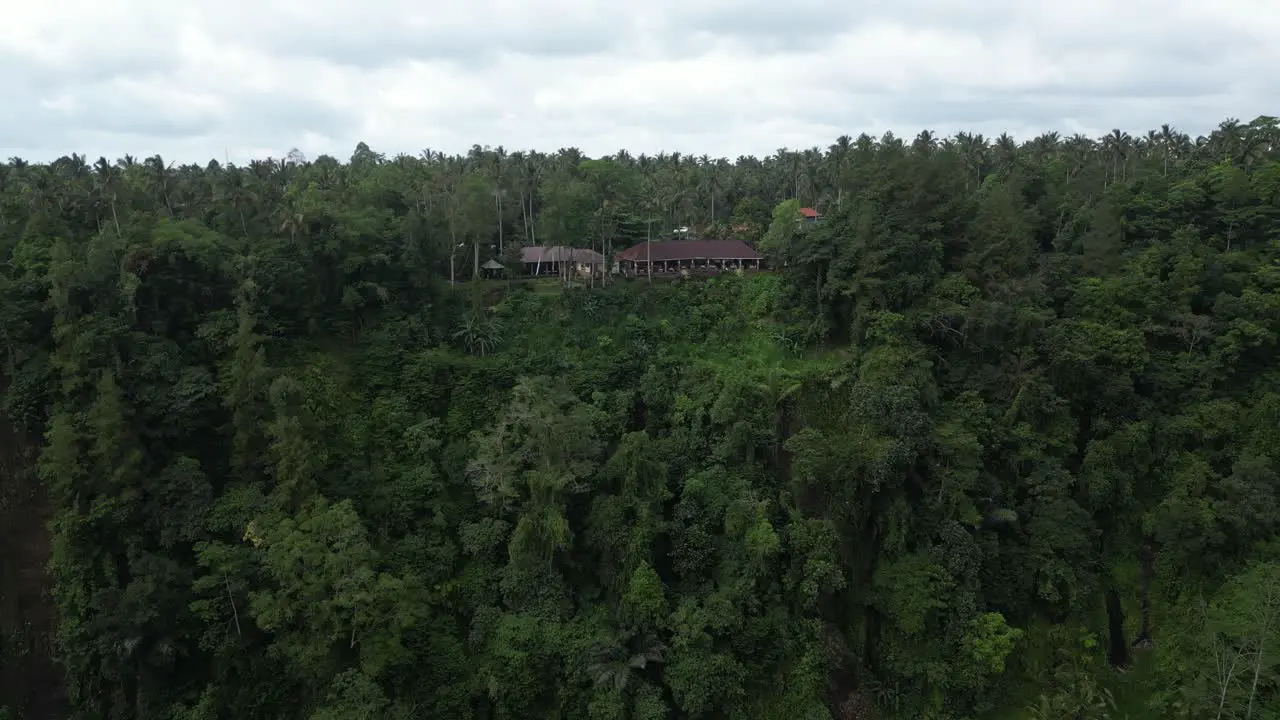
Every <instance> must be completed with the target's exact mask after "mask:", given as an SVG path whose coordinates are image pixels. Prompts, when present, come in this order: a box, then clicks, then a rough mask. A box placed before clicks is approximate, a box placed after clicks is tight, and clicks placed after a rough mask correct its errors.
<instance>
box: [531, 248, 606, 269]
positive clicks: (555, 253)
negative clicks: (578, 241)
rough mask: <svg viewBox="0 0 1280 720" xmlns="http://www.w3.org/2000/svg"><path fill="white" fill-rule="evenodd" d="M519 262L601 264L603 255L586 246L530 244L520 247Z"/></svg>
mask: <svg viewBox="0 0 1280 720" xmlns="http://www.w3.org/2000/svg"><path fill="white" fill-rule="evenodd" d="M520 262H524V263H540V262H544V263H545V262H576V263H585V264H588V265H603V264H604V256H603V255H601V254H600V253H598V252H596V251H595V250H587V249H586V248H568V247H564V246H562V245H554V246H551V247H544V246H542V245H531V246H529V247H522V248H520Z"/></svg>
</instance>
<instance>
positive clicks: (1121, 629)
mask: <svg viewBox="0 0 1280 720" xmlns="http://www.w3.org/2000/svg"><path fill="white" fill-rule="evenodd" d="M800 207H816V208H818V209H819V210H820V211H821V212H822V213H823V214H824V218H823V219H822V220H821V221H820V222H818V223H813V224H801V223H798V222H797V213H798V210H799V208H800ZM685 225H688V226H692V227H694V228H695V231H696V232H699V233H701V234H704V235H713V236H714V235H724V234H727V233H730V232H736V233H739V234H745V235H748V236H750V238H751V239H753V240H756V241H758V247H759V248H760V249H761V251H762V252H764V253H765V254H766V256H767V257H768V258H769V260H770V263H771V265H772V266H773V267H774V268H775V270H774V271H773V272H768V273H745V274H723V275H720V276H717V277H714V278H689V279H676V280H667V281H662V282H653V283H650V282H648V281H646V279H644V278H640V279H633V280H621V279H619V280H615V281H612V282H608V283H602V284H599V286H596V287H581V286H577V287H566V288H563V289H558V286H557V285H556V283H555V281H554V280H553V281H550V282H551V285H550V286H549V287H550V289H551V291H548V286H545V285H544V286H537V287H535V286H533V285H532V284H530V283H526V282H521V281H511V282H499V283H486V282H463V283H459V284H457V285H450V284H449V283H448V281H447V278H448V277H449V268H450V264H451V261H452V262H453V263H454V264H455V265H456V267H457V268H459V269H460V273H459V274H461V275H462V276H463V277H466V278H469V277H470V275H471V274H472V271H473V270H474V267H475V265H476V259H477V258H478V259H479V262H483V261H484V260H486V259H488V258H489V257H491V256H492V255H494V254H497V255H498V256H500V257H504V258H507V259H510V258H513V257H515V255H514V254H515V253H516V252H517V251H518V248H519V246H520V245H522V244H524V245H528V244H543V245H550V244H560V245H575V246H590V247H594V248H597V249H599V250H601V251H602V252H605V253H606V254H609V253H611V252H613V251H615V250H620V249H622V248H623V247H625V246H626V245H629V244H630V243H632V242H634V241H637V240H643V239H644V238H645V237H648V236H654V237H657V236H663V235H665V234H666V233H668V232H669V231H670V230H671V229H672V228H675V227H680V226H685ZM1278 288H1280V132H1278V130H1277V123H1276V121H1275V119H1273V118H1259V119H1258V120H1255V121H1253V122H1251V123H1249V124H1241V123H1239V122H1236V121H1232V120H1229V121H1227V122H1225V123H1223V124H1222V126H1221V127H1220V128H1219V129H1218V130H1216V131H1215V132H1213V133H1212V134H1211V135H1210V136H1208V137H1203V138H1196V139H1192V138H1189V137H1187V136H1185V135H1183V134H1181V133H1179V132H1177V131H1176V130H1174V129H1171V128H1169V127H1165V128H1162V130H1160V131H1155V132H1152V133H1149V134H1147V135H1146V136H1142V137H1137V138H1132V137H1130V136H1129V135H1127V134H1125V133H1123V132H1120V131H1116V132H1115V133H1113V134H1111V135H1109V136H1107V137H1106V138H1103V139H1102V140H1100V141H1093V140H1089V139H1087V138H1083V137H1072V138H1061V137H1059V136H1057V135H1056V134H1048V135H1044V136H1042V137H1039V138H1035V139H1033V140H1030V141H1028V142H1025V143H1023V144H1021V145H1019V144H1017V143H1015V142H1014V141H1013V140H1012V139H1011V138H1009V137H1007V136H1002V137H1000V138H998V139H996V140H995V141H988V140H986V139H984V138H981V137H975V136H968V135H961V136H957V137H955V138H950V139H945V140H941V139H938V138H934V137H932V136H931V135H929V134H928V133H924V134H921V135H920V136H919V137H917V138H915V139H914V140H913V141H909V142H908V141H903V140H900V139H898V138H896V137H894V136H892V135H886V136H885V137H883V138H881V139H879V140H875V139H872V138H869V137H866V136H863V137H860V138H857V139H851V138H847V137H845V138H840V139H839V140H838V141H837V142H836V143H835V144H834V145H832V146H831V147H830V148H829V149H828V150H825V151H820V150H817V149H814V150H809V151H803V152H792V151H779V153H778V154H777V155H775V156H772V157H769V158H766V159H763V160H761V159H755V158H739V159H738V160H737V161H736V162H730V161H726V160H710V159H708V158H705V157H704V158H689V157H683V156H679V155H660V156H657V157H638V158H637V157H631V156H629V155H627V154H625V153H621V154H619V155H616V156H613V157H607V158H601V159H587V158H584V157H582V156H581V154H580V153H579V152H577V151H575V150H572V149H568V150H562V151H560V152H558V153H556V154H553V155H543V154H537V153H529V154H521V153H510V154H508V153H506V152H505V151H503V150H502V149H501V148H499V149H487V148H479V147H477V148H475V149H473V151H472V152H471V153H470V154H468V155H467V156H465V157H449V156H444V155H441V154H438V153H433V152H427V153H424V154H423V156H422V157H420V158H415V157H404V156H401V157H396V158H393V159H387V158H385V157H383V156H381V155H378V154H376V153H374V152H373V151H371V150H370V149H369V148H367V147H365V146H364V145H361V146H360V147H359V148H357V150H356V151H355V153H354V155H353V156H352V157H351V159H350V161H349V162H347V163H340V162H339V161H337V160H335V159H333V158H329V157H321V158H317V159H315V160H311V161H308V160H306V159H305V158H302V157H301V156H300V155H298V154H296V153H294V154H291V155H290V157H289V158H286V159H285V160H283V161H275V160H264V161H260V162H254V163H251V164H250V165H249V166H247V167H239V166H234V165H225V166H224V165H220V164H218V163H216V162H212V163H210V164H209V165H208V166H207V167H203V168H202V167H198V166H182V167H175V166H172V165H170V164H168V163H166V162H165V161H164V160H163V159H161V158H159V157H155V158H150V159H148V160H145V161H141V162H139V161H135V160H134V159H133V158H124V159H123V160H121V161H119V162H117V163H111V162H109V161H107V160H105V159H103V160H99V161H98V162H97V163H96V164H93V165H89V164H87V163H86V161H85V159H84V158H82V157H79V156H70V157H65V158H62V159H59V160H57V161H55V162H53V163H50V164H28V163H26V162H23V161H21V160H17V159H14V160H11V161H10V162H9V163H7V164H4V165H0V392H3V406H2V407H3V415H2V416H0V706H4V705H8V711H9V716H8V717H9V719H10V720H17V719H18V718H40V719H41V720H43V719H44V718H48V717H64V716H65V717H74V718H83V719H85V720H98V719H103V720H105V719H110V720H135V719H138V720H141V719H153V718H154V719H164V720H214V719H220V720H242V719H247V718H270V719H275V718H309V719H312V720H346V719H355V718H370V719H372V718H405V719H407V718H480V719H491V720H499V719H511V720H516V719H520V720H524V719H548V720H549V719H552V718H573V719H577V718H585V719H588V720H665V719H668V718H699V719H725V720H728V719H730V718H732V719H733V720H739V719H745V720H820V719H821V720H825V719H827V718H833V719H836V720H843V719H845V718H884V719H886V720H888V719H892V718H902V719H904V720H905V719H908V718H910V719H916V718H929V719H932V720H943V719H949V720H961V719H965V718H974V719H976V718H1036V719H1043V720H1047V719H1049V718H1054V719H1057V718H1078V719H1082V718H1117V719H1118V718H1134V719H1137V718H1195V719H1199V718H1248V719H1250V720H1266V719H1267V718H1272V719H1274V718H1277V717H1280V542H1277V538H1278V535H1277V533H1278V532H1280V504H1278V503H1277V499H1278V497H1277V495H1278V493H1280V476H1278V475H1277V473H1280V365H1278V363H1277V355H1276V352H1277V343H1278V341H1280V295H1277V294H1276V290H1277V289H1278ZM45 520H47V521H48V522H47V523H46V522H44V521H45ZM46 564H47V574H46V573H44V572H42V568H43V567H45V566H46ZM55 688H56V689H58V690H57V691H56V692H55ZM63 711H66V715H61V714H59V713H61V712H63ZM3 712H4V711H3V710H0V715H3Z"/></svg>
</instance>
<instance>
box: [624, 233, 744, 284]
mask: <svg viewBox="0 0 1280 720" xmlns="http://www.w3.org/2000/svg"><path fill="white" fill-rule="evenodd" d="M616 259H617V262H618V266H619V269H620V270H621V271H622V272H624V273H631V274H641V275H643V274H646V273H647V272H648V271H649V264H650V263H652V264H653V271H654V272H656V273H666V272H680V271H681V270H736V269H738V268H742V269H746V270H759V269H760V254H759V253H757V252H756V251H755V250H753V249H752V248H751V246H750V245H747V244H746V243H744V242H742V241H741V240H667V241H664V242H642V243H640V244H639V245H635V246H633V247H629V248H627V249H626V250H623V251H622V252H620V253H618V255H617V258H616Z"/></svg>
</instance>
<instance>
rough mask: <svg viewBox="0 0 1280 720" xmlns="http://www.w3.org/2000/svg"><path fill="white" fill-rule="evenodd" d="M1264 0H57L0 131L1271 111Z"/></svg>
mask: <svg viewBox="0 0 1280 720" xmlns="http://www.w3.org/2000/svg"><path fill="white" fill-rule="evenodd" d="M1277 36H1280V3H1277V2H1275V0H1217V2H1214V3H1204V2H1201V1H1199V0H1197V1H1194V2H1193V1H1192V0H1162V1H1160V2H1157V1H1156V0H1074V2H1071V3H1059V2H1050V1H1049V0H987V2H985V3H980V4H975V3H958V2H955V1H954V0H894V1H893V2H880V1H879V0H874V1H873V0H864V1H862V2H837V1H836V0H788V2H782V3H780V2H777V1H776V0H646V2H642V3H640V2H637V3H626V2H604V1H603V0H467V1H465V2H464V1H463V0H436V2H432V3H425V4H424V3H416V2H410V0H364V1H363V2H360V3H351V2H348V1H346V0H306V1H305V2H304V1H303V0H217V1H216V2H215V1H214V0H186V2H183V3H173V2H161V0H97V1H96V2H89V1H88V0H46V1H45V2H44V3H30V4H20V5H15V6H14V7H13V8H10V9H8V10H7V12H6V21H5V23H3V24H0V97H4V98H5V100H6V106H7V107H6V111H5V112H4V113H0V154H4V155H19V156H23V157H26V158H28V159H33V160H49V159H52V158H55V157H57V156H59V155H62V154H66V153H69V152H80V153H84V154H87V155H89V156H90V157H91V158H92V157H97V156H98V155H105V156H107V157H109V158H114V157H119V156H122V155H124V154H125V153H129V154H132V155H135V156H147V155H151V154H154V153H161V154H163V155H164V156H165V157H166V158H169V159H172V160H179V161H184V162H185V161H190V162H200V163H203V162H206V161H207V160H208V159H209V158H210V157H219V158H220V157H222V156H223V155H224V154H227V155H230V156H231V157H232V159H235V160H241V161H243V160H245V159H248V158H249V157H251V156H255V155H262V154H266V153H270V154H274V155H276V156H281V155H283V154H284V153H285V152H287V151H288V150H289V149H290V148H293V147H297V148H299V149H301V150H302V151H303V152H304V153H306V154H308V155H312V156H314V155H317V154H321V153H329V154H333V155H335V156H338V157H347V156H348V155H349V154H350V153H351V150H352V149H353V148H354V147H355V145H356V143H358V142H360V141H365V142H367V143H369V145H370V146H372V147H373V148H374V149H375V150H378V151H380V152H383V153H386V154H388V155H392V154H395V153H398V152H407V153H413V154H416V153H418V152H420V151H421V150H423V149H425V148H433V149H437V150H445V151H449V152H460V151H465V150H466V149H467V148H469V147H470V146H471V145H473V144H482V145H484V144H488V145H503V146H505V147H507V148H508V149H520V148H537V149H541V150H546V151H553V150H555V149H557V148H560V147H568V146H576V147H579V148H581V149H582V150H583V151H584V152H586V153H588V154H593V155H594V154H600V153H607V152H613V151H615V150H618V149H620V148H626V149H628V150H630V151H631V152H633V153H639V152H657V151H659V150H668V151H680V152H685V153H693V154H698V155H701V154H703V153H707V154H711V155H713V156H714V155H725V156H729V157H734V156H736V155H739V154H758V155H759V154H767V153H770V152H772V151H774V150H776V149H777V148H779V147H809V146H813V145H819V146H825V145H827V144H829V143H830V142H831V141H832V140H834V138H835V137H836V136H838V135H840V134H850V135H857V134H858V133H861V132H869V133H871V134H872V135H880V134H882V133H883V132H885V131H886V130H892V131H893V132H894V133H895V134H897V135H899V136H906V137H910V136H912V135H914V134H915V133H916V132H918V131H919V130H921V129H925V128H928V129H932V130H934V131H935V132H938V133H942V134H949V133H953V132H956V131H958V130H970V131H974V132H982V133H985V134H987V135H989V136H991V135H997V134H999V133H1001V132H1004V131H1008V132H1011V133H1013V134H1015V135H1016V136H1019V137H1025V136H1027V135H1030V134H1034V133H1038V132H1041V131H1044V130H1058V131H1060V132H1063V133H1070V132H1086V133H1090V134H1095V135H1100V134H1102V133H1104V132H1106V131H1108V130H1109V129H1111V128H1113V127H1120V128H1123V129H1126V130H1128V131H1130V132H1143V131H1145V130H1146V129H1149V128H1152V127H1158V126H1159V125H1160V124H1161V123H1170V124H1173V125H1175V126H1177V127H1179V128H1181V129H1183V130H1185V131H1187V132H1191V133H1204V132H1207V131H1209V130H1210V129H1212V128H1213V127H1214V126H1215V125H1216V124H1217V123H1218V122H1220V121H1222V120H1223V119H1225V118H1226V117H1228V116H1233V117H1238V118H1241V119H1244V120H1248V119H1251V118H1252V117H1254V116H1256V115H1259V114H1263V113H1268V112H1274V111H1275V108H1274V107H1268V106H1267V102H1268V101H1271V102H1274V98H1276V97H1280V69H1278V68H1280V45H1277V44H1275V43H1273V42H1272V38H1274V37H1277Z"/></svg>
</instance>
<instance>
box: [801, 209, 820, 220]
mask: <svg viewBox="0 0 1280 720" xmlns="http://www.w3.org/2000/svg"><path fill="white" fill-rule="evenodd" d="M800 214H801V215H803V216H805V217H807V218H817V217H821V216H820V215H818V211H817V210H814V209H813V208H800Z"/></svg>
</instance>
